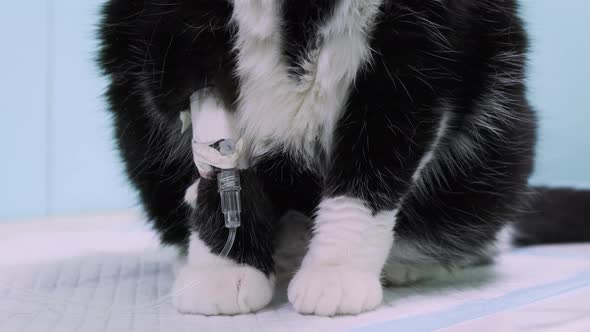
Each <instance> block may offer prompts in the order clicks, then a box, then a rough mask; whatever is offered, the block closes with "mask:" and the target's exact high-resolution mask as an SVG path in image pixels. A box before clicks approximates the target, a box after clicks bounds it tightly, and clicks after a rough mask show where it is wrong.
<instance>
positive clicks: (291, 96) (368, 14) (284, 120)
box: [233, 0, 383, 160]
mask: <svg viewBox="0 0 590 332" xmlns="http://www.w3.org/2000/svg"><path fill="white" fill-rule="evenodd" d="M382 1H383V0H369V1H356V0H342V1H341V2H340V4H339V6H338V7H337V8H336V10H335V14H334V17H333V18H332V19H331V20H330V21H329V22H327V23H326V25H325V26H324V27H322V28H321V29H320V34H321V35H322V37H323V38H322V40H323V45H322V46H320V49H319V50H314V51H312V52H311V54H309V56H308V57H307V59H306V61H305V62H304V63H303V66H304V68H306V69H308V71H309V72H308V75H306V77H305V78H304V79H303V80H302V82H303V83H300V82H296V81H295V80H293V79H291V78H290V77H289V73H288V67H287V65H286V64H285V63H284V61H283V59H282V54H281V52H282V50H281V44H282V40H281V38H282V37H281V32H282V31H281V22H280V21H279V17H281V15H280V13H279V11H280V2H279V1H271V0H251V1H244V0H234V6H235V7H234V13H233V21H234V22H235V24H236V26H237V28H238V33H237V38H236V49H237V50H238V54H239V56H238V66H237V73H238V75H239V76H240V78H241V82H242V85H241V88H240V96H239V107H238V122H239V125H240V128H241V130H242V133H243V137H244V138H245V139H246V141H247V142H249V143H250V144H251V147H250V148H251V153H252V154H253V156H254V157H255V156H258V155H262V154H264V153H266V152H269V151H271V150H273V149H277V148H283V149H285V150H287V151H289V152H291V153H293V154H294V155H295V156H299V157H303V159H304V160H313V158H314V157H315V154H316V152H317V151H316V146H317V143H318V142H319V143H320V144H321V145H322V147H323V148H324V149H325V150H326V151H328V152H329V147H330V145H331V140H332V134H333V130H334V127H335V126H336V123H337V121H338V120H339V118H340V115H341V111H342V108H343V107H344V103H345V102H346V98H347V95H348V90H349V88H350V86H351V84H352V82H353V81H354V78H355V76H356V74H357V72H358V71H359V69H360V68H361V67H362V66H363V65H365V64H366V63H368V62H369V61H370V56H371V52H370V49H369V46H368V37H367V36H368V35H369V33H370V29H371V27H372V23H373V22H374V19H375V17H376V15H377V14H378V12H379V6H380V5H381V2H382Z"/></svg>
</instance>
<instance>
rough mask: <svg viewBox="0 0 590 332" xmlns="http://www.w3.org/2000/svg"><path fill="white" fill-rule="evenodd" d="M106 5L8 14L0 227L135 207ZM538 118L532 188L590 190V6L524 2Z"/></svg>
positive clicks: (0, 63)
mask: <svg viewBox="0 0 590 332" xmlns="http://www.w3.org/2000/svg"><path fill="white" fill-rule="evenodd" d="M99 3H100V2H99V1H96V0H76V1H66V0H61V1H58V0H30V1H12V2H10V3H7V4H4V6H3V10H2V11H1V12H0V41H1V42H2V45H3V49H2V50H0V75H1V76H0V112H1V113H0V114H1V115H2V116H1V117H0V119H1V121H0V152H1V156H2V157H1V159H0V220H14V219H22V218H32V217H41V216H48V215H51V216H55V215H62V214H77V213H94V212H100V211H107V210H115V209H124V208H129V207H132V206H135V205H136V199H135V195H134V194H133V193H132V191H131V190H130V188H129V187H128V185H127V182H126V180H125V178H124V176H123V172H122V169H121V163H120V161H119V159H118V156H117V153H116V152H115V149H114V144H113V143H114V142H113V139H112V135H111V130H110V120H109V119H108V116H107V113H106V112H105V111H104V103H103V100H102V97H101V95H102V93H103V91H104V88H105V81H104V80H103V79H101V78H100V77H99V75H98V71H97V69H96V66H95V65H94V62H93V57H94V52H95V50H96V47H97V46H96V41H95V39H94V36H95V25H96V23H97V17H98V16H97V12H98V7H99ZM522 3H523V14H524V17H525V19H526V21H527V23H528V27H529V30H530V33H531V39H532V53H531V57H530V59H531V61H530V71H529V77H530V100H531V102H532V103H533V105H534V106H535V107H536V109H537V110H538V111H539V115H540V126H541V131H540V136H541V137H540V138H541V141H540V145H539V147H538V152H539V153H538V162H537V171H536V173H535V175H534V177H533V178H532V182H533V183H537V184H538V183H542V184H551V185H569V186H578V187H588V185H590V174H589V172H588V170H589V169H590V147H589V146H588V144H589V143H590V130H588V125H589V124H590V88H589V85H588V83H587V80H588V79H589V77H590V66H589V65H588V59H590V41H589V39H588V35H590V23H588V17H589V14H588V13H589V12H590V1H587V0H562V1H555V0H522Z"/></svg>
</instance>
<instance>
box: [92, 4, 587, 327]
mask: <svg viewBox="0 0 590 332" xmlns="http://www.w3.org/2000/svg"><path fill="white" fill-rule="evenodd" d="M101 39H102V42H103V47H102V50H101V54H100V63H101V65H102V68H103V69H104V72H105V74H107V75H108V76H109V77H110V80H111V84H110V87H109V90H108V93H107V96H108V100H109V103H110V105H111V109H112V114H113V116H114V122H115V125H116V137H117V141H118V144H119V147H120V150H121V152H122V156H123V158H124V160H125V162H126V167H127V173H128V176H129V178H130V179H131V181H132V183H133V184H134V185H135V186H136V188H137V189H138V190H139V193H140V195H141V200H142V202H143V205H144V207H145V209H146V210H147V213H148V214H149V216H150V217H151V219H152V220H153V223H154V225H155V228H156V230H157V231H158V232H159V233H160V235H161V239H162V242H163V243H165V244H173V245H179V246H181V247H184V248H186V249H187V256H186V261H185V262H184V265H183V266H181V267H180V269H179V271H178V276H177V281H176V289H178V290H181V291H180V292H178V293H177V294H175V298H174V304H175V305H176V306H177V308H178V309H179V310H180V311H182V312H186V313H198V314H206V315H216V314H238V313H247V312H252V311H256V310H259V309H261V308H263V307H264V306H265V305H267V304H268V303H269V302H270V300H271V298H272V296H273V291H274V279H275V268H276V264H278V262H275V260H274V259H273V257H274V256H275V250H276V247H277V246H278V245H279V243H277V239H278V238H279V236H278V231H279V229H278V228H279V222H278V221H279V219H280V218H281V217H282V216H284V215H285V214H286V213H287V212H288V211H298V212H299V213H303V214H305V215H306V216H308V217H310V218H312V219H313V222H312V230H311V233H312V236H311V239H310V241H309V245H308V251H307V253H306V255H305V258H304V259H303V262H302V263H301V267H300V268H299V270H298V271H297V273H296V274H295V275H294V277H293V279H292V281H291V282H290V285H289V290H288V297H289V301H290V302H291V303H292V304H293V306H294V308H295V309H296V310H297V311H299V312H301V313H306V314H317V315H328V316H329V315H335V314H356V313H360V312H364V311H367V310H371V309H374V308H375V307H377V306H378V305H379V304H380V303H381V300H382V281H385V282H387V283H389V284H394V285H399V284H406V283H409V282H414V281H417V280H421V279H426V278H430V277H432V276H434V275H441V274H442V275H444V274H452V272H453V270H455V269H459V268H462V267H465V266H469V265H473V264H480V263H483V262H487V261H489V260H490V259H491V258H492V257H493V255H494V253H495V252H497V249H498V248H499V247H500V246H499V244H498V243H499V242H498V241H499V240H503V241H504V242H510V241H517V242H520V243H522V244H532V243H538V242H540V241H543V242H558V241H579V240H585V239H590V234H589V233H590V226H589V225H588V224H584V222H586V221H587V220H583V219H582V218H580V217H579V216H580V215H581V214H585V215H586V216H587V215H588V212H589V211H588V207H587V205H586V204H576V205H572V203H571V200H572V199H570V196H571V197H573V200H580V201H584V202H590V197H589V194H588V193H584V192H572V191H569V190H547V189H532V188H529V187H528V184H527V180H528V177H529V174H530V173H531V170H532V165H533V154H534V153H533V152H534V145H535V128H536V124H535V116H534V114H533V112H532V111H531V108H530V107H529V105H528V103H527V100H526V97H525V86H524V78H525V71H524V69H525V60H526V49H527V38H526V35H525V32H524V30H523V26H522V23H521V20H520V19H519V17H518V16H517V5H516V0H362V1H361V0H158V1H152V0H111V1H109V2H108V3H107V5H106V7H105V10H104V19H103V21H102V25H101ZM195 92H200V93H199V94H198V96H199V98H201V100H200V101H201V102H200V104H201V105H215V106H214V107H221V108H224V109H225V110H228V111H230V112H232V113H233V114H234V116H235V119H236V124H237V127H238V129H239V131H240V134H241V137H242V139H243V141H244V143H245V146H246V157H245V160H246V161H247V167H246V168H245V169H243V170H241V177H242V188H243V189H242V200H243V206H244V207H243V213H242V219H243V225H242V227H241V228H240V229H239V230H238V236H237V239H236V243H235V245H234V248H233V250H232V251H231V253H230V256H229V258H222V257H220V256H219V253H220V251H221V249H222V247H223V245H224V242H225V239H226V236H227V230H226V229H225V227H224V220H223V215H222V214H221V213H220V201H219V195H218V193H217V183H216V181H215V180H214V179H206V178H201V179H199V176H198V174H197V172H196V169H195V166H194V165H193V162H192V152H191V135H190V133H184V134H183V133H181V130H180V124H179V114H180V112H181V111H184V110H186V109H187V108H188V103H189V99H190V97H191V95H193V93H195ZM189 187H190V188H189ZM187 188H189V189H188V191H187ZM534 192H540V193H541V194H540V195H531V194H532V193H534ZM185 194H186V197H187V199H188V203H189V204H184V203H183V201H184V197H185ZM537 196H538V197H540V199H541V201H542V203H543V204H539V203H535V202H536V201H535V200H531V197H537ZM584 196H585V197H584ZM530 202H533V204H530ZM531 207H532V208H531ZM527 210H530V211H534V212H535V213H531V214H526V215H521V213H522V211H527ZM551 211H553V212H555V211H559V212H560V213H561V214H559V215H553V216H551V217H547V216H550V215H548V214H547V212H551ZM576 216H578V218H576ZM544 218H545V219H544ZM559 222H564V223H569V224H568V227H567V228H562V229H560V227H559ZM514 235H516V238H514ZM281 238H282V239H283V240H285V237H281ZM286 239H287V241H288V240H289V237H288V236H287V237H286ZM189 286H190V287H189Z"/></svg>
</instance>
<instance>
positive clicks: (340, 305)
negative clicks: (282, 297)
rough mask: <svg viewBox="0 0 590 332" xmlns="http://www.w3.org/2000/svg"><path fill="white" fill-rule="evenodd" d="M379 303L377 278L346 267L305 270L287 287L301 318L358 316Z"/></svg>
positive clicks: (290, 298)
mask: <svg viewBox="0 0 590 332" xmlns="http://www.w3.org/2000/svg"><path fill="white" fill-rule="evenodd" d="M382 299H383V290H382V288H381V283H380V281H379V276H376V275H374V274H372V273H368V272H361V271H354V270H351V269H350V268H345V267H321V268H312V267H306V268H303V269H301V270H300V271H299V272H297V274H296V275H295V277H294V278H293V280H292V281H291V283H290V284H289V302H291V303H292V304H293V306H294V307H295V310H297V311H298V312H300V313H302V314H314V315H319V316H334V315H338V314H359V313H361V312H365V311H369V310H372V309H375V308H377V306H379V305H380V304H381V300H382Z"/></svg>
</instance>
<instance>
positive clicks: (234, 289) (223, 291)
mask: <svg viewBox="0 0 590 332" xmlns="http://www.w3.org/2000/svg"><path fill="white" fill-rule="evenodd" d="M273 291H274V281H273V279H272V278H267V276H266V275H264V273H262V272H260V271H258V270H256V269H254V268H252V267H249V266H221V267H202V266H200V267H193V266H183V267H182V268H180V270H179V271H178V275H177V278H176V282H175V284H174V288H173V290H172V302H173V305H174V306H175V307H176V309H177V310H178V311H180V312H181V313H185V314H201V315H208V316H209V315H237V314H245V313H250V312H255V311H258V310H260V309H262V308H264V307H265V306H266V305H267V304H268V303H269V302H270V300H271V299H272V294H273Z"/></svg>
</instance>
